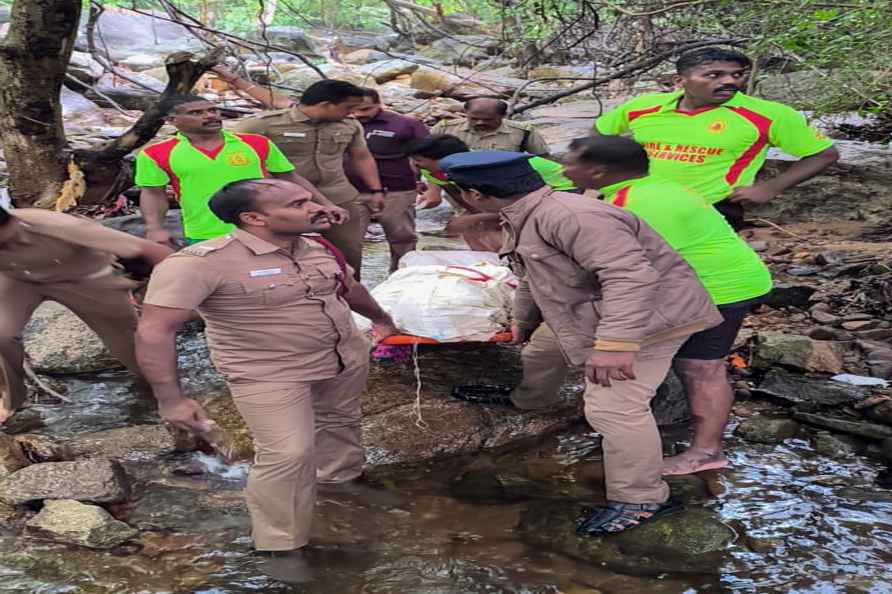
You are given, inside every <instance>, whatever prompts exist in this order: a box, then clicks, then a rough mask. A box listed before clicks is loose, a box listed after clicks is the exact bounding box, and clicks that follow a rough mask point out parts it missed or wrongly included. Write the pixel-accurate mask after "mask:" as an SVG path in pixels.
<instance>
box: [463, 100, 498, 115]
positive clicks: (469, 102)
mask: <svg viewBox="0 0 892 594" xmlns="http://www.w3.org/2000/svg"><path fill="white" fill-rule="evenodd" d="M478 99H493V100H495V102H496V112H497V113H498V114H499V115H508V104H507V103H505V102H504V101H502V100H501V99H497V98H496V97H472V98H470V99H468V100H467V101H465V111H468V110H469V109H471V107H472V106H473V104H474V101H477V100H478Z"/></svg>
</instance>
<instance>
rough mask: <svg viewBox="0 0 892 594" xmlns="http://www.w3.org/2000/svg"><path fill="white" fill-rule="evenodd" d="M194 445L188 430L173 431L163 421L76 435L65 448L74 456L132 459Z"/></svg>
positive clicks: (156, 455) (154, 456) (189, 449)
mask: <svg viewBox="0 0 892 594" xmlns="http://www.w3.org/2000/svg"><path fill="white" fill-rule="evenodd" d="M195 445H196V444H195V438H194V437H192V435H191V434H189V433H185V432H180V431H177V432H176V434H173V433H171V431H170V430H168V429H167V427H165V426H164V425H136V426H131V427H121V428H119V429H109V430H107V431H98V432H96V433H86V434H82V435H78V436H76V437H75V438H73V439H72V440H71V442H70V444H69V450H70V452H71V455H72V456H73V457H75V458H106V459H115V460H128V461H136V460H154V459H156V458H160V457H162V456H167V455H170V454H173V453H174V452H178V451H191V450H193V449H195Z"/></svg>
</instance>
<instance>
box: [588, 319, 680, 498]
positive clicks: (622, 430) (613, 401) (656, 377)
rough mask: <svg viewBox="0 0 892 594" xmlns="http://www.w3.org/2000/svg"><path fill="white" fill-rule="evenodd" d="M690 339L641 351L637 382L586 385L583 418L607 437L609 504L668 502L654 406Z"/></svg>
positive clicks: (639, 353) (602, 445) (667, 488)
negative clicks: (677, 354) (676, 355)
mask: <svg viewBox="0 0 892 594" xmlns="http://www.w3.org/2000/svg"><path fill="white" fill-rule="evenodd" d="M687 339H688V337H687V336H683V337H681V338H673V339H670V340H666V341H664V342H659V343H657V344H653V345H648V346H646V347H644V348H642V349H641V350H640V351H639V352H638V353H637V355H636V357H635V379H633V380H624V381H613V382H611V386H610V387H608V388H605V387H602V386H599V385H596V384H593V383H591V382H589V381H588V379H586V381H585V394H584V398H585V418H586V420H587V421H588V422H589V425H591V426H592V428H593V429H594V430H595V431H597V432H598V433H600V434H601V435H602V436H603V437H604V439H603V441H602V444H601V448H602V450H603V452H604V478H605V483H606V486H607V500H608V501H620V502H623V503H663V502H664V501H666V500H667V499H668V498H669V485H667V484H666V483H665V482H664V481H663V479H662V473H663V445H662V441H661V440H660V431H659V430H658V429H657V422H656V420H655V419H654V416H653V412H652V411H651V409H650V401H651V400H652V399H653V397H654V395H655V394H656V393H657V388H659V387H660V384H661V383H662V382H663V380H664V379H666V374H667V373H668V372H669V368H670V367H671V366H672V358H673V357H675V353H677V352H678V349H680V348H681V345H682V344H684V342H685V340H687Z"/></svg>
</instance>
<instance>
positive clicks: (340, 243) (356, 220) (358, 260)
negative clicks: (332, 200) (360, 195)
mask: <svg viewBox="0 0 892 594" xmlns="http://www.w3.org/2000/svg"><path fill="white" fill-rule="evenodd" d="M337 206H339V207H341V208H343V209H344V210H346V211H347V212H348V213H349V215H350V220H349V221H347V222H346V223H344V224H343V225H333V226H332V228H331V229H329V230H328V231H324V232H323V233H322V237H324V238H325V239H327V240H328V241H330V242H332V243H333V244H334V246H335V247H336V248H338V249H339V250H341V251H342V252H343V253H344V258H345V259H346V260H347V264H349V265H350V266H351V267H352V268H353V270H354V272H355V275H354V276H356V280H359V276H360V272H361V268H362V240H363V239H364V238H365V229H366V228H365V227H364V226H363V221H366V219H365V216H366V215H367V214H368V211H369V209H368V208H366V207H365V206H364V205H363V204H361V203H360V202H359V200H353V201H351V202H345V203H344V204H338V205H337ZM366 226H368V225H367V224H366Z"/></svg>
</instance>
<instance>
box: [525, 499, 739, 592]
mask: <svg viewBox="0 0 892 594" xmlns="http://www.w3.org/2000/svg"><path fill="white" fill-rule="evenodd" d="M580 511H581V510H580V508H579V507H578V506H576V505H571V504H568V503H567V502H566V501H563V502H542V503H535V504H533V505H531V506H530V507H528V508H527V510H526V511H525V512H524V513H523V516H522V517H521V521H520V526H519V529H520V533H521V537H522V538H523V540H524V541H525V542H527V543H528V544H529V545H531V546H533V547H535V548H536V549H543V550H547V551H553V552H556V553H560V554H563V555H566V556H568V557H571V558H573V559H576V560H579V561H583V562H585V563H589V564H591V565H594V566H596V567H606V568H607V569H609V570H611V571H615V572H619V573H632V574H635V575H641V574H644V575H659V574H664V573H669V574H673V573H687V574H718V573H719V572H720V571H721V568H722V565H723V563H724V562H725V560H726V549H727V548H728V546H729V545H730V544H731V543H732V542H734V540H735V538H736V536H737V535H736V534H735V532H734V531H733V530H732V529H731V528H729V527H728V526H727V525H726V524H724V523H723V522H722V521H720V520H719V519H718V518H717V517H716V516H715V514H714V513H713V512H711V511H709V510H706V509H703V508H698V507H694V508H690V509H687V510H685V511H683V512H680V513H677V514H674V515H669V516H666V517H663V518H659V519H658V520H656V521H654V522H650V523H647V524H644V525H642V526H640V527H638V528H635V529H634V530H629V531H627V532H622V533H620V534H616V535H612V536H610V537H603V538H582V537H579V536H577V535H576V533H575V526H576V522H577V520H578V519H579V518H580V516H581V514H580Z"/></svg>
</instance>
